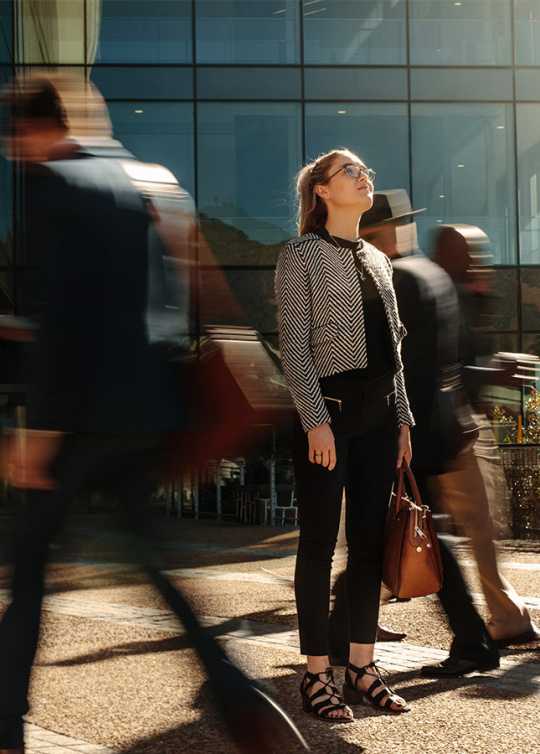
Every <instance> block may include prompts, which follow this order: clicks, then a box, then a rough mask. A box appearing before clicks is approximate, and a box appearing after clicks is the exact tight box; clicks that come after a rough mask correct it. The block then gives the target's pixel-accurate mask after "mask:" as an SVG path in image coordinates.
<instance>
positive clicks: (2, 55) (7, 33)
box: [0, 0, 13, 64]
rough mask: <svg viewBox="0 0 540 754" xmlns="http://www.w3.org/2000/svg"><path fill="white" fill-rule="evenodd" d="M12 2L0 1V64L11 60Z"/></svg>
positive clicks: (10, 0) (9, 0) (7, 0)
mask: <svg viewBox="0 0 540 754" xmlns="http://www.w3.org/2000/svg"><path fill="white" fill-rule="evenodd" d="M12 7H13V3H12V0H0V64H5V63H11V62H12V60H13V28H12V17H13V16H12Z"/></svg>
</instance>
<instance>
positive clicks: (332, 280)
mask: <svg viewBox="0 0 540 754" xmlns="http://www.w3.org/2000/svg"><path fill="white" fill-rule="evenodd" d="M354 253H356V254H357V255H358V257H359V259H360V261H361V262H362V264H363V266H364V268H365V269H366V270H367V272H368V273H369V274H370V275H371V277H372V278H373V280H374V282H375V285H376V287H377V290H378V291H379V294H380V296H381V299H382V301H383V304H384V308H385V311H386V316H387V318H388V324H389V327H390V333H391V336H392V344H393V347H394V356H395V362H396V408H397V417H398V424H399V425H403V424H410V425H412V424H414V419H413V416H412V413H411V410H410V407H409V401H408V399H407V393H406V391H405V382H404V379H403V364H402V361H401V340H402V339H403V337H404V336H405V335H406V330H405V328H404V326H403V325H402V323H401V320H400V318H399V313H398V308H397V302H396V296H395V293H394V287H393V284H392V266H391V264H390V261H389V259H388V258H387V257H386V256H385V254H383V253H382V252H381V251H379V250H378V249H376V248H375V247H374V246H371V244H368V243H366V242H363V243H362V244H359V248H358V250H357V251H356V252H354ZM276 296H277V304H278V319H279V338H280V348H281V361H282V364H283V371H284V373H285V377H286V379H287V382H288V385H289V389H290V391H291V394H292V397H293V400H294V403H295V406H296V409H297V411H298V414H299V415H300V420H301V422H302V426H303V428H304V431H305V432H307V431H308V429H311V428H312V427H316V426H318V425H319V424H323V423H324V422H330V421H331V418H330V414H329V412H328V409H327V408H326V405H325V402H324V399H323V396H322V392H321V388H320V385H319V379H320V378H322V377H328V376H330V375H332V374H337V373H338V372H345V371H348V370H350V369H362V368H364V367H366V366H367V353H366V341H365V331H364V309H363V305H362V291H361V288H360V281H359V279H358V272H357V268H356V265H355V262H354V259H353V256H352V253H351V250H350V249H344V248H336V247H335V246H332V244H330V243H328V242H327V241H325V240H324V239H323V238H321V237H320V236H319V235H317V234H316V233H306V234H305V235H304V236H301V237H300V238H294V239H293V240H291V241H289V242H288V243H287V244H286V245H285V246H284V247H283V249H282V250H281V253H280V255H279V258H278V263H277V268H276Z"/></svg>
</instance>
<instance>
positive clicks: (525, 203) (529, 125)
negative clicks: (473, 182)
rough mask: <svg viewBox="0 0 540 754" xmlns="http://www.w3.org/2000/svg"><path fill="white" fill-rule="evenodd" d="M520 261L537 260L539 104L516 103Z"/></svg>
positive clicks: (539, 254)
mask: <svg viewBox="0 0 540 754" xmlns="http://www.w3.org/2000/svg"><path fill="white" fill-rule="evenodd" d="M516 111H517V112H516V115H517V155H518V185H519V192H518V196H519V239H520V257H521V259H520V261H521V264H539V263H540V129H539V123H540V105H538V104H535V105H529V104H527V105H517V108H516Z"/></svg>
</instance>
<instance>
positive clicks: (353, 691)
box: [343, 661, 411, 714]
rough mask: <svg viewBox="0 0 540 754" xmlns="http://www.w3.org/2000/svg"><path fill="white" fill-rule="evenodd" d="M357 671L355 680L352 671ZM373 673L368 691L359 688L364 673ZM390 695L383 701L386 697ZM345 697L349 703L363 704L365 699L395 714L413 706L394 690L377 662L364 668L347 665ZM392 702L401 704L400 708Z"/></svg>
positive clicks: (344, 686)
mask: <svg viewBox="0 0 540 754" xmlns="http://www.w3.org/2000/svg"><path fill="white" fill-rule="evenodd" d="M351 670H352V672H353V673H356V678H355V680H354V682H353V680H352V678H351V674H350V671H351ZM366 674H367V675H371V676H373V678H374V679H375V680H374V681H373V683H372V684H371V686H370V687H369V688H368V690H367V691H364V690H363V689H359V688H358V681H359V680H360V678H362V677H363V676H364V675H366ZM385 696H386V697H388V698H387V699H386V701H385V702H384V703H383V702H382V700H383V699H384V697H385ZM343 699H344V700H345V702H346V703H347V704H362V703H363V702H364V701H366V702H368V704H371V705H372V706H373V707H375V709H381V710H384V711H385V712H393V713H395V714H401V713H402V712H409V711H410V709H411V707H410V705H409V704H407V703H406V702H405V701H404V700H403V699H402V698H401V697H400V696H398V695H397V694H396V693H395V691H393V690H392V689H391V688H390V686H389V685H388V682H387V681H385V680H384V678H383V677H382V674H381V671H380V670H379V668H378V667H377V664H376V663H375V661H374V662H370V663H369V665H364V667H363V668H357V667H356V665H351V663H349V664H348V665H347V670H346V671H345V683H344V684H343ZM392 704H399V705H400V707H399V708H395V707H392Z"/></svg>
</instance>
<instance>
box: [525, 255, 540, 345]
mask: <svg viewBox="0 0 540 754" xmlns="http://www.w3.org/2000/svg"><path fill="white" fill-rule="evenodd" d="M521 316H522V329H523V330H524V331H525V330H531V331H533V332H534V331H535V330H538V329H539V324H540V269H539V268H538V267H529V268H528V269H525V270H521Z"/></svg>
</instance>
